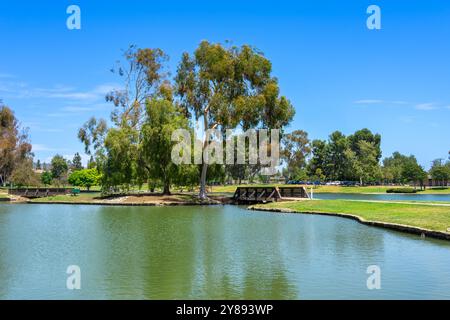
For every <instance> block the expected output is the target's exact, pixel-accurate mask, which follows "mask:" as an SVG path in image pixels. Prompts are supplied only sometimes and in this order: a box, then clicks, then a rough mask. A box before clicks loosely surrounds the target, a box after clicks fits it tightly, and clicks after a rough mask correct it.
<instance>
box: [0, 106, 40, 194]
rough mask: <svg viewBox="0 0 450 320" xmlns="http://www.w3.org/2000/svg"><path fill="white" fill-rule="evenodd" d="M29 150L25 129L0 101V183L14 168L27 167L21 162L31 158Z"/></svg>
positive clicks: (4, 181)
mask: <svg viewBox="0 0 450 320" xmlns="http://www.w3.org/2000/svg"><path fill="white" fill-rule="evenodd" d="M31 150H32V146H31V143H30V142H29V138H28V132H27V129H22V128H20V125H19V121H18V120H17V118H16V116H15V115H14V112H13V111H12V110H11V109H10V108H9V107H7V106H5V105H2V104H1V103H0V185H5V184H6V183H7V182H8V181H9V178H10V177H11V175H12V173H13V172H14V171H15V169H17V170H19V169H20V168H28V167H29V166H27V165H22V162H27V163H28V161H30V160H31V159H32V157H33V154H32V152H31ZM17 170H16V172H15V173H16V176H17V174H18V172H17Z"/></svg>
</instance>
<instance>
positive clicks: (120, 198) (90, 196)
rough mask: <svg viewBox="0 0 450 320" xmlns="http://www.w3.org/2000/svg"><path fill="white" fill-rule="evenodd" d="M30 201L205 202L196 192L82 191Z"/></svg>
mask: <svg viewBox="0 0 450 320" xmlns="http://www.w3.org/2000/svg"><path fill="white" fill-rule="evenodd" d="M218 201H219V202H220V201H221V197H213V198H212V199H211V202H209V203H211V204H216V203H217V202H218ZM27 202H30V203H49V204H51V203H55V204H56V203H65V204H115V205H120V204H123V205H133V204H134V205H146V204H148V205H172V204H173V205H183V204H186V205H192V204H204V203H202V202H200V201H199V199H198V198H197V197H196V194H189V193H185V194H179V193H173V194H172V195H162V194H158V193H155V194H143V195H115V196H108V197H102V196H101V194H100V193H81V194H79V195H77V196H72V195H58V196H52V197H43V198H36V199H31V200H28V201H27Z"/></svg>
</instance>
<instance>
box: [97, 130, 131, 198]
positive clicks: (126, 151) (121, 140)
mask: <svg viewBox="0 0 450 320" xmlns="http://www.w3.org/2000/svg"><path fill="white" fill-rule="evenodd" d="M137 141H138V134H137V131H136V130H133V129H131V128H129V127H124V128H111V129H109V131H108V134H107V136H106V139H105V149H106V159H105V161H104V163H103V164H102V166H101V169H102V174H103V176H102V186H103V187H104V189H105V188H109V187H117V186H121V187H122V189H123V190H128V189H129V188H130V186H131V185H132V184H133V178H134V177H135V173H136V166H137V163H136V160H137V150H138V145H137Z"/></svg>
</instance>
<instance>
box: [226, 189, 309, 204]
mask: <svg viewBox="0 0 450 320" xmlns="http://www.w3.org/2000/svg"><path fill="white" fill-rule="evenodd" d="M283 198H306V199H307V198H309V194H308V192H307V191H306V189H305V188H304V187H280V188H277V187H237V188H236V191H235V192H234V195H233V200H234V201H237V202H239V203H240V202H243V203H265V202H274V201H278V200H282V199H283Z"/></svg>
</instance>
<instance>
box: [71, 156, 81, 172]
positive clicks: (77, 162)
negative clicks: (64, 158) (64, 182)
mask: <svg viewBox="0 0 450 320" xmlns="http://www.w3.org/2000/svg"><path fill="white" fill-rule="evenodd" d="M71 169H72V171H77V170H82V169H83V165H82V164H81V156H80V154H79V153H78V152H77V153H75V155H74V156H73V160H72V165H71Z"/></svg>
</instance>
